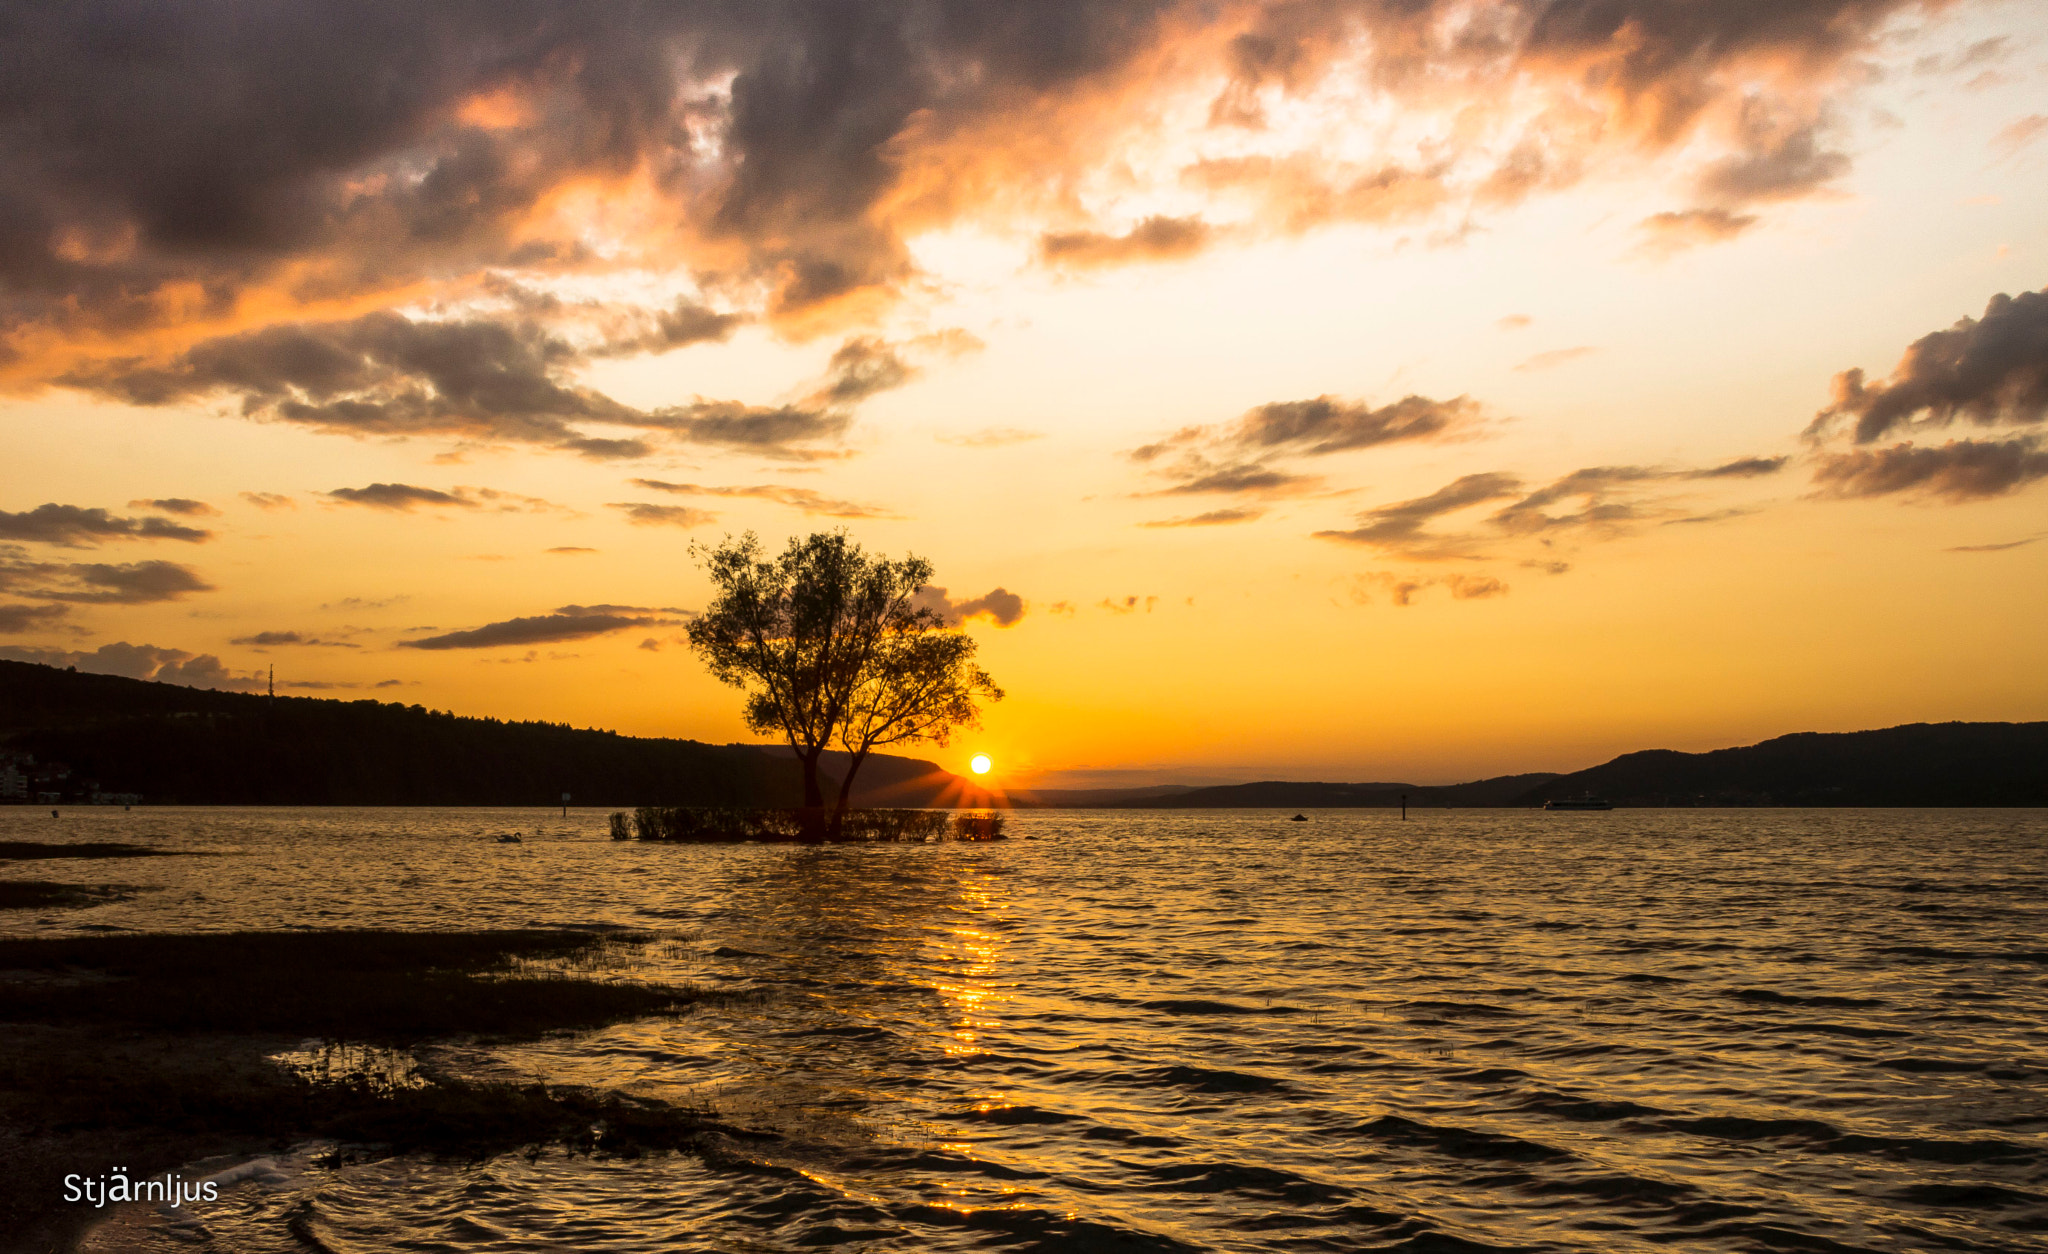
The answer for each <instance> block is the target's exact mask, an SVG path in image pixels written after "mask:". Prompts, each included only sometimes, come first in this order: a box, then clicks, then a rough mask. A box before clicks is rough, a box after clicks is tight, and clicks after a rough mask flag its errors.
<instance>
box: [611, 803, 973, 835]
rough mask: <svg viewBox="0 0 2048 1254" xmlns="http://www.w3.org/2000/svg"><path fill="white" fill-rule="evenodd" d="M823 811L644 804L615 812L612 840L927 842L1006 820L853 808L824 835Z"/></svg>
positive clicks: (951, 813)
mask: <svg viewBox="0 0 2048 1254" xmlns="http://www.w3.org/2000/svg"><path fill="white" fill-rule="evenodd" d="M823 821H824V820H823V816H822V815H821V814H820V813H819V812H818V811H815V810H811V811H806V810H800V809H773V808H766V807H758V806H756V807H741V806H642V807H641V808H640V809H637V810H635V811H633V813H632V814H631V815H630V816H628V815H627V814H626V813H625V812H624V811H620V812H619V813H617V814H614V815H612V816H611V834H612V839H613V840H649V841H657V842H663V843H671V844H717V843H726V842H732V841H770V842H778V843H798V842H806V841H809V842H814V843H815V842H820V841H823V840H826V839H829V840H831V841H834V842H840V843H846V844H858V843H866V842H912V841H917V842H922V841H936V840H1001V839H1003V828H1004V826H1005V820H1004V817H1003V815H1002V814H1001V813H1000V812H997V811H992V810H989V811H959V812H955V811H951V810H872V809H857V810H848V811H847V812H846V813H845V814H844V815H842V816H841V817H840V823H839V834H838V835H837V836H834V837H830V838H826V837H822V836H820V835H819V834H818V833H819V829H818V825H819V824H820V823H822V822H823Z"/></svg>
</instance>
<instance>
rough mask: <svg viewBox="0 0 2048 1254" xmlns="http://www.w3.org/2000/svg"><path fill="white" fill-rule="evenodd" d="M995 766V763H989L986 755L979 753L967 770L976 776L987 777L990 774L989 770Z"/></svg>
mask: <svg viewBox="0 0 2048 1254" xmlns="http://www.w3.org/2000/svg"><path fill="white" fill-rule="evenodd" d="M994 765H995V763H993V762H991V761H989V758H988V755H987V754H986V753H977V754H975V755H974V760H973V761H972V762H969V763H968V764H967V769H968V770H970V771H973V772H974V773H975V774H976V775H986V774H988V768H990V767H991V766H994Z"/></svg>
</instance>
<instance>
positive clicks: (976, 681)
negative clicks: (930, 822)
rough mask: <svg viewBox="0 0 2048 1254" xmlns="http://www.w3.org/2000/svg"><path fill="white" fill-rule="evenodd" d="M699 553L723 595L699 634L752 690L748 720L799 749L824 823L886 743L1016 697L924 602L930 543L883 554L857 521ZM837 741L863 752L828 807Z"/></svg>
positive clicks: (807, 788) (720, 664)
mask: <svg viewBox="0 0 2048 1254" xmlns="http://www.w3.org/2000/svg"><path fill="white" fill-rule="evenodd" d="M691 553H692V554H693V555H694V556H696V557H698V558H699V560H701V561H702V562H703V563H704V566H705V569H706V571H707V572H708V573H709V574H710V576H711V582H712V585H713V586H714V587H715V588H716V589H717V595H716V596H715V597H714V598H713V599H712V602H711V604H710V605H709V606H708V607H707V608H706V609H705V611H704V613H703V614H702V615H701V616H700V617H698V618H696V619H695V620H693V621H692V622H691V623H690V626H689V635H690V646H691V647H692V648H693V649H695V650H696V651H697V652H698V654H700V655H701V656H702V657H703V658H704V661H705V664H706V665H707V666H708V667H709V668H710V670H711V674H712V675H713V676H714V677H715V678H717V679H718V680H719V681H720V682H722V683H727V684H731V685H732V686H734V687H736V688H740V689H743V690H745V692H746V694H747V704H746V712H745V716H746V720H747V726H748V727H750V728H752V729H754V730H755V731H757V732H763V733H769V734H780V735H781V736H782V737H784V738H785V739H786V740H788V742H789V745H790V748H792V749H793V750H795V751H796V755H797V757H798V759H799V760H800V761H801V762H802V763H803V774H804V808H805V810H806V811H807V812H808V814H809V815H810V816H811V817H810V818H809V820H808V822H809V823H810V824H812V825H814V826H813V830H815V831H816V832H818V834H820V835H836V834H837V833H838V831H839V827H840V819H841V817H842V816H843V815H844V814H845V812H846V806H847V802H848V800H849V799H850V798H851V797H852V795H853V778H854V775H855V773H856V772H858V771H859V770H860V767H861V763H862V762H864V761H865V760H866V759H867V756H868V754H869V753H870V752H872V751H873V750H874V749H875V748H876V747H877V746H879V745H886V744H899V743H904V742H908V741H918V740H929V741H933V742H935V743H938V744H944V743H945V742H946V739H947V738H948V737H949V736H950V735H951V734H952V733H953V732H954V731H955V730H957V729H958V728H961V727H965V726H971V725H973V723H974V722H975V719H976V716H977V713H978V710H977V706H976V703H977V701H981V700H987V701H1000V700H1002V697H1003V693H1002V690H1001V689H1000V688H997V687H996V686H995V681H994V680H993V679H991V678H990V677H989V674H988V672H987V671H984V670H982V669H981V668H980V667H978V666H976V665H974V651H975V644H974V641H973V640H971V639H969V638H968V637H967V636H965V635H963V634H961V633H960V632H958V631H955V630H951V629H949V628H948V627H947V626H946V623H945V620H944V618H943V617H941V616H940V615H939V613H938V612H937V611H935V610H932V609H930V608H926V607H920V606H917V605H914V604H912V597H913V596H914V595H915V594H916V592H917V590H918V589H919V588H920V587H922V586H924V585H925V584H926V583H929V582H930V581H931V576H932V567H931V563H930V562H927V561H925V560H924V559H923V558H921V557H914V556H912V557H905V558H903V559H902V560H901V561H891V560H889V559H888V558H885V557H880V556H872V557H871V556H869V555H868V554H867V553H866V552H864V551H863V550H862V549H861V547H860V546H859V545H858V544H855V543H854V542H853V541H852V540H851V539H850V538H848V536H847V534H846V533H845V532H844V531H835V532H830V533H824V532H819V533H814V534H812V535H811V536H809V537H807V538H805V539H802V540H795V539H792V540H791V541H790V543H789V547H788V549H786V550H785V551H784V552H783V554H782V555H781V556H780V557H778V558H775V559H773V560H769V559H768V558H767V557H765V556H764V554H763V553H762V550H761V541H760V539H759V538H758V537H757V536H755V535H754V534H753V533H752V532H748V533H747V534H746V535H744V536H742V537H740V538H739V539H737V540H735V539H732V538H730V537H728V538H727V539H726V541H725V542H724V543H723V544H721V545H719V546H718V547H717V548H715V549H707V548H703V547H700V546H693V547H692V549H691ZM834 742H837V743H838V744H839V746H840V747H841V748H843V749H844V750H845V751H846V752H847V754H848V755H849V757H848V760H847V766H846V774H845V777H844V778H843V779H841V780H840V782H839V795H838V798H837V801H836V804H835V805H834V806H833V808H832V812H831V814H830V816H829V818H827V817H826V816H825V815H824V805H825V795H824V789H823V787H822V786H821V784H820V782H819V777H818V763H819V760H820V759H821V758H822V757H823V756H824V753H825V751H826V750H827V749H829V748H831V747H832V745H833V744H834Z"/></svg>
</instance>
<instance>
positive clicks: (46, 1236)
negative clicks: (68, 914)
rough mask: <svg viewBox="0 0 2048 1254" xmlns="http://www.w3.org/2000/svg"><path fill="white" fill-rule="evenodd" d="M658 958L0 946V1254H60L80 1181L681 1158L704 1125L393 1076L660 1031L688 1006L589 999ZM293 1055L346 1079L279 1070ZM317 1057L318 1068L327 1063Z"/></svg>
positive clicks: (639, 1107)
mask: <svg viewBox="0 0 2048 1254" xmlns="http://www.w3.org/2000/svg"><path fill="white" fill-rule="evenodd" d="M661 943H662V938H660V937H657V936H652V935H646V934H637V933H629V934H620V933H588V932H543V931H524V932H449V933H402V932H307V933H287V934H282V935H280V934H276V933H254V932H243V933H223V934H212V935H179V936H151V935H142V936H118V937H109V936H96V937H83V938H64V939H49V940H43V939H35V940H0V1161H7V1162H10V1163H13V1164H16V1168H17V1169H16V1172H15V1174H14V1178H15V1180H16V1182H17V1183H18V1185H19V1187H18V1188H14V1189H11V1190H8V1191H6V1192H5V1193H0V1232H4V1233H8V1234H11V1235H12V1236H13V1237H14V1239H15V1241H16V1242H17V1243H18V1244H17V1245H15V1246H13V1247H12V1248H19V1249H23V1250H28V1249H36V1250H41V1249H53V1248H61V1246H62V1244H63V1241H64V1234H65V1231H66V1229H67V1228H68V1227H70V1226H72V1225H75V1224H77V1223H79V1222H81V1221H82V1220H84V1219H90V1218H92V1217H95V1215H96V1214H98V1213H103V1212H92V1213H87V1214H84V1215H81V1214H80V1213H79V1212H78V1209H77V1208H76V1207H70V1208H63V1209H62V1210H60V1209H59V1208H58V1207H57V1199H58V1198H59V1197H60V1196H61V1193H60V1191H59V1189H58V1186H57V1182H58V1181H59V1180H60V1179H61V1178H62V1176H63V1175H64V1174H65V1173H66V1172H67V1171H77V1170H78V1169H79V1164H81V1163H86V1162H96V1163H102V1164H104V1163H122V1164H126V1165H127V1167H128V1168H129V1169H130V1170H131V1172H132V1173H134V1174H137V1175H141V1174H147V1173H150V1172H153V1171H162V1170H165V1169H168V1168H171V1167H175V1166H178V1165H180V1164H183V1163H186V1162H191V1161H193V1160H195V1159H198V1158H202V1157H206V1156H209V1155H214V1154H220V1153H231V1152H241V1151H254V1150H263V1149H270V1148H274V1147H278V1146H282V1145H286V1144H289V1143H292V1142H295V1141H301V1140H305V1139H308V1138H324V1139H330V1140H334V1141H337V1142H340V1143H342V1144H343V1146H344V1147H348V1148H345V1152H349V1153H378V1152H392V1151H416V1152H425V1153H441V1154H456V1155H462V1156H465V1157H480V1156H487V1155H491V1154H497V1153H504V1152H509V1151H512V1150H518V1149H526V1148H538V1147H545V1146H550V1145H553V1146H561V1147H563V1148H566V1149H568V1150H569V1151H571V1152H583V1153H607V1154H618V1155H621V1156H634V1155H638V1154H642V1153H648V1152H659V1151H666V1150H677V1149H691V1148H694V1147H695V1146H696V1145H697V1140H698V1138H700V1137H701V1136H703V1135H704V1134H705V1133H706V1132H707V1131H712V1130H717V1131H722V1132H725V1133H727V1134H729V1135H734V1136H744V1135H748V1134H745V1133H742V1132H740V1131H739V1130H737V1129H731V1128H724V1127H723V1126H722V1125H718V1124H716V1123H714V1122H713V1121H712V1120H711V1119H710V1117H709V1114H708V1112H706V1111H703V1110H698V1109H693V1108H686V1107H678V1106H669V1105H663V1104H660V1103H652V1102H642V1101H637V1100H634V1099H631V1098H627V1097H623V1096H619V1095H616V1094H606V1093H599V1092H593V1091H587V1090H583V1089H577V1088H571V1087H564V1086H556V1085H550V1084H547V1083H545V1082H542V1081H539V1080H536V1079H533V1078H530V1077H529V1078H523V1079H520V1080H516V1081H497V1080H482V1079H477V1078H474V1077H468V1076H462V1075H455V1074H446V1073H440V1072H436V1071H434V1070H431V1069H428V1068H423V1067H420V1066H417V1065H414V1064H413V1063H412V1062H411V1060H410V1055H409V1054H408V1053H407V1052H406V1051H408V1050H409V1049H410V1048H411V1047H414V1046H418V1045H421V1044H423V1043H425V1042H427V1041H430V1040H435V1039H441V1038H447V1037H451V1036H472V1035H476V1036H486V1037H495V1038H500V1039H522V1038H531V1037H537V1036H541V1035H544V1034H546V1033H549V1032H555V1031H563V1030H585V1029H591V1028H596V1027H600V1026H603V1025H605V1024H609V1023H615V1022H620V1021H623V1020H628V1019H636V1018H644V1017H648V1016H652V1015H663V1014H677V1013H682V1012H684V1011H686V1010H687V1009H688V1008H689V1007H690V1006H692V1005H694V1004H696V1003H698V1002H700V1001H702V1000H704V999H705V997H706V996H707V994H706V993H704V992H703V991H702V990H699V989H695V988H678V987H668V986H661V985H654V984H647V983H634V982H629V981H625V980H621V979H617V978H603V979H600V978H594V977H595V976H596V975H597V973H599V972H605V973H606V974H607V975H615V974H616V973H617V972H618V971H620V970H622V969H624V970H630V969H631V967H632V966H633V965H634V964H635V962H636V958H637V957H638V956H640V955H644V953H645V950H646V949H647V947H649V946H653V945H658V944H661ZM308 1039H314V1040H321V1041H327V1042H331V1043H335V1044H336V1045H343V1046H349V1047H352V1048H350V1049H345V1050H343V1051H342V1052H341V1056H342V1057H343V1058H344V1059H345V1061H346V1064H347V1065H343V1066H341V1067H338V1068H337V1067H334V1066H331V1065H324V1066H308V1065H305V1064H303V1063H299V1064H294V1063H292V1062H290V1061H289V1058H290V1056H291V1055H293V1054H294V1053H295V1052H296V1051H298V1050H300V1048H301V1047H302V1045H303V1043H304V1042H305V1041H307V1040H308ZM335 1056H336V1054H335V1052H334V1051H332V1050H330V1051H328V1052H327V1053H326V1054H325V1055H323V1057H325V1058H326V1059H328V1060H329V1061H331V1060H332V1059H333V1058H334V1057H335ZM0 1248H10V1247H8V1246H6V1245H5V1244H4V1243H0Z"/></svg>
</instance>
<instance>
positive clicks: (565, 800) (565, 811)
mask: <svg viewBox="0 0 2048 1254" xmlns="http://www.w3.org/2000/svg"><path fill="white" fill-rule="evenodd" d="M562 817H563V818H565V819H566V818H568V817H569V794H568V793H563V794H562Z"/></svg>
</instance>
